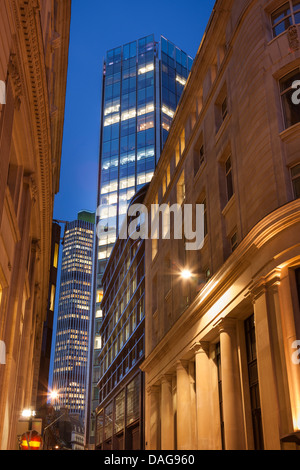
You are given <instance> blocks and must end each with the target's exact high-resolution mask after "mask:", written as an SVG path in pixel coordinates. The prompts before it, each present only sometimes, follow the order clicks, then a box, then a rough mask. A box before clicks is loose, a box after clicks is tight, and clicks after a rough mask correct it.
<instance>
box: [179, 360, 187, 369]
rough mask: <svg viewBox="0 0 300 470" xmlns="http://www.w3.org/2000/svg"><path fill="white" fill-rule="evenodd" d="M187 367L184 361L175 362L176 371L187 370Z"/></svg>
mask: <svg viewBox="0 0 300 470" xmlns="http://www.w3.org/2000/svg"><path fill="white" fill-rule="evenodd" d="M188 366H189V361H185V360H181V359H180V360H178V361H176V370H179V369H184V370H187V369H188Z"/></svg>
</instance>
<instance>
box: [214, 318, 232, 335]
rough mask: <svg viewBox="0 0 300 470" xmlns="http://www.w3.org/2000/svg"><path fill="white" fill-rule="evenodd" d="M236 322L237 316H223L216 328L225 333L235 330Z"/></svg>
mask: <svg viewBox="0 0 300 470" xmlns="http://www.w3.org/2000/svg"><path fill="white" fill-rule="evenodd" d="M236 323H237V320H236V318H232V317H225V318H222V319H221V320H220V321H219V322H218V323H217V324H216V325H215V326H216V328H218V330H219V333H223V332H226V331H230V330H235V329H236Z"/></svg>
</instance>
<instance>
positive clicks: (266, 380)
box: [253, 285, 280, 450]
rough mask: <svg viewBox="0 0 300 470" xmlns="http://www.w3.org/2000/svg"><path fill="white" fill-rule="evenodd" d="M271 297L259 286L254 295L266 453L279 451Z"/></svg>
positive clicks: (265, 289) (272, 305)
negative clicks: (267, 451)
mask: <svg viewBox="0 0 300 470" xmlns="http://www.w3.org/2000/svg"><path fill="white" fill-rule="evenodd" d="M270 295H272V294H271V292H268V289H267V287H266V286H265V285H262V286H260V287H258V288H257V289H256V292H255V295H254V299H253V305H254V316H255V334H256V350H257V367H258V378H259V391H260V402H261V414H262V426H263V433H264V444H265V449H266V450H280V419H279V405H278V392H277V385H276V376H275V363H274V351H273V349H274V348H273V340H272V335H273V334H272V327H271V323H270V318H269V316H270V315H273V316H274V317H275V315H276V312H275V304H274V302H273V301H271V300H272V299H271V298H268V297H269V296H270ZM273 300H274V299H273ZM271 309H272V312H271V311H270V310H271ZM273 339H274V338H273Z"/></svg>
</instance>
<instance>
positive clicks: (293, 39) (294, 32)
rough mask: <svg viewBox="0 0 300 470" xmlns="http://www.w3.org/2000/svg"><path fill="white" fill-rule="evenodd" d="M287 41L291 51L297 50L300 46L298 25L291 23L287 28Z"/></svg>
mask: <svg viewBox="0 0 300 470" xmlns="http://www.w3.org/2000/svg"><path fill="white" fill-rule="evenodd" d="M288 41H289V46H290V49H291V51H292V52H294V51H297V50H298V49H299V48H300V42H299V35H298V26H296V25H292V26H290V27H289V29H288Z"/></svg>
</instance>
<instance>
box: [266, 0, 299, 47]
mask: <svg viewBox="0 0 300 470" xmlns="http://www.w3.org/2000/svg"><path fill="white" fill-rule="evenodd" d="M271 20H272V28H273V36H274V38H275V37H276V36H278V35H279V34H281V33H283V32H284V31H286V30H287V29H288V28H289V27H290V26H292V25H295V24H298V23H300V1H299V0H290V1H288V2H286V3H284V4H283V5H282V6H281V7H280V8H278V9H277V10H275V11H274V12H273V13H272V15H271Z"/></svg>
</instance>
